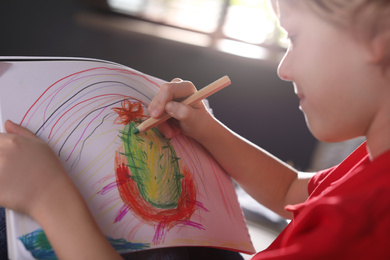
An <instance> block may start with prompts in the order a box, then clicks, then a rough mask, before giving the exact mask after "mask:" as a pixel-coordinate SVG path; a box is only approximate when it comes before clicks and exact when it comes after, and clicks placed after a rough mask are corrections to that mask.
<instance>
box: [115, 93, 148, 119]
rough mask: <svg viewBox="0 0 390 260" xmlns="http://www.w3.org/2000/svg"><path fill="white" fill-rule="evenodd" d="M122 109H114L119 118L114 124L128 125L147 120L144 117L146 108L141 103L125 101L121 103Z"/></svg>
mask: <svg viewBox="0 0 390 260" xmlns="http://www.w3.org/2000/svg"><path fill="white" fill-rule="evenodd" d="M121 105H122V107H121V108H119V107H116V108H113V109H112V110H114V111H115V112H116V113H117V114H118V115H119V116H118V117H117V118H116V119H115V121H114V123H116V124H122V125H127V124H129V123H130V122H134V121H142V120H144V119H146V118H147V116H145V115H144V108H143V107H142V104H141V102H134V103H132V102H130V100H127V99H126V100H123V101H122V103H121Z"/></svg>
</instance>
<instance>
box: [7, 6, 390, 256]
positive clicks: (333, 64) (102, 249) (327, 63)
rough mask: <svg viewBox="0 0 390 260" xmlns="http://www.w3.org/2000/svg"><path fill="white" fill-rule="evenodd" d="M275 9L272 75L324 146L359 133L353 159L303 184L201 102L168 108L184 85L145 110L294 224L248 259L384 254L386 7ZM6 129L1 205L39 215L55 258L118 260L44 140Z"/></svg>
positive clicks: (387, 237)
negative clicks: (276, 53)
mask: <svg viewBox="0 0 390 260" xmlns="http://www.w3.org/2000/svg"><path fill="white" fill-rule="evenodd" d="M272 4H273V6H274V8H275V10H277V12H278V14H279V16H280V23H281V25H282V27H284V29H285V30H286V31H287V32H288V35H289V38H290V40H291V44H290V47H289V49H288V51H287V53H286V55H285V57H284V59H283V61H282V62H281V64H280V66H279V70H278V73H279V76H280V77H281V78H282V79H284V80H288V81H292V82H294V90H295V92H296V94H297V96H298V97H299V99H300V109H301V110H302V111H303V113H304V114H305V117H306V121H307V125H308V127H309V128H310V130H311V132H312V133H313V135H315V136H316V137H317V138H318V139H319V140H322V141H326V142H336V141H342V140H346V139H350V138H354V137H357V136H365V137H366V140H367V142H366V143H364V144H363V145H362V146H361V147H359V148H358V149H357V150H356V151H355V152H354V153H353V154H352V155H351V156H350V157H348V158H347V159H346V160H345V161H344V162H342V163H341V164H340V165H338V166H336V167H334V168H331V169H329V170H324V171H321V172H319V173H317V174H316V175H314V176H313V177H312V178H308V177H304V176H303V177H301V174H299V173H298V172H297V171H296V170H294V169H293V168H291V167H289V166H287V165H286V164H284V163H282V162H281V161H279V160H278V159H276V158H274V157H273V156H271V155H270V154H268V153H267V152H265V151H263V150H262V149H260V148H259V147H256V146H255V145H253V144H251V143H249V142H248V141H246V140H244V139H243V138H241V137H239V136H237V135H236V134H234V133H233V132H231V131H230V130H229V129H227V128H226V127H225V126H223V125H222V124H221V123H220V122H218V121H217V120H216V119H215V118H213V117H212V116H211V115H210V114H209V113H208V111H207V110H206V109H205V107H204V105H203V103H201V102H200V103H199V104H197V105H196V106H195V107H188V106H184V105H181V104H180V103H177V102H174V101H173V100H175V99H180V98H182V97H186V96H188V95H190V94H191V93H193V92H195V91H196V90H195V87H194V86H193V85H192V84H191V83H190V82H188V81H182V80H180V79H175V80H173V81H172V82H171V83H167V84H164V85H163V86H162V87H161V90H160V92H159V93H158V95H157V96H156V97H155V98H154V99H153V101H152V102H151V104H150V106H149V109H148V112H149V114H150V115H151V116H153V117H159V116H161V114H162V113H163V112H164V111H166V112H168V113H169V114H170V115H171V116H172V117H173V118H175V120H171V122H170V124H169V123H165V124H163V125H160V126H159V128H160V130H161V131H162V132H163V133H164V134H165V135H166V137H168V138H171V137H173V136H174V135H176V134H178V133H179V132H182V133H184V134H186V135H188V136H190V137H192V138H194V139H195V140H197V141H198V142H200V143H201V144H202V145H203V146H204V147H205V148H206V149H208V150H209V152H210V153H211V154H212V155H213V156H214V157H215V158H216V160H217V161H218V162H219V164H220V165H221V166H222V167H223V168H224V169H225V170H226V172H227V173H229V174H230V175H231V176H232V177H233V178H234V179H235V180H236V181H237V182H238V183H240V185H241V186H242V187H243V188H245V189H246V191H247V192H248V193H250V194H251V195H252V196H253V197H254V198H255V199H257V200H258V201H259V202H260V203H262V204H263V205H265V206H267V207H269V208H270V209H272V210H274V211H275V212H277V213H279V214H280V215H282V216H284V217H286V218H292V221H291V223H290V224H289V226H288V227H287V228H286V229H285V230H284V231H283V232H282V233H281V234H280V236H279V237H278V238H277V239H276V240H275V241H274V243H273V244H272V245H271V246H270V247H269V248H268V249H266V250H265V251H263V252H260V253H259V254H257V255H256V256H254V259H388V258H389V257H390V250H388V249H387V247H388V246H387V244H388V241H390V164H389V160H390V151H389V150H390V137H389V135H388V133H389V132H390V113H389V111H390V68H389V67H388V66H387V65H388V63H389V62H390V48H389V46H390V28H389V27H390V16H389V13H390V1H388V0H333V1H331V0H305V1H303V0H279V1H277V0H274V1H272ZM6 131H7V132H8V134H1V135H0V205H2V206H5V207H9V208H11V209H14V210H18V211H21V212H23V213H26V214H29V215H30V216H32V217H33V218H35V219H36V220H37V221H38V222H39V223H40V224H41V225H42V226H43V228H44V230H45V232H46V234H47V236H48V238H49V240H50V242H51V244H52V246H53V247H54V249H55V251H56V253H57V255H58V256H59V257H60V258H63V259H66V258H68V259H83V258H85V259H116V258H118V256H117V255H116V253H115V252H113V250H112V248H110V246H109V244H108V242H107V241H106V240H105V239H104V236H103V235H102V234H101V233H100V231H98V228H97V226H96V224H95V222H94V221H93V219H92V217H91V215H90V214H89V212H88V210H87V208H86V206H85V204H84V203H82V199H80V196H81V195H80V194H79V193H78V192H77V190H76V188H75V187H74V186H73V184H72V182H71V181H70V180H69V178H68V177H67V175H66V174H65V172H64V170H63V168H62V166H61V165H60V163H59V161H58V159H57V158H56V156H55V155H54V154H53V152H52V151H51V150H50V149H49V148H48V147H47V145H45V144H44V143H43V142H41V141H40V140H39V139H38V138H36V137H35V136H34V135H33V134H32V133H30V132H29V131H28V130H26V129H24V128H21V127H19V126H17V125H15V124H13V123H11V122H7V123H6ZM21 162H23V163H21ZM43 162H45V163H43ZM59 172H60V173H61V174H59ZM49 183H50V185H48V184H49ZM58 205H60V207H59V206H58ZM69 212H72V214H69ZM86 237H88V239H86ZM91 238H94V239H93V240H91Z"/></svg>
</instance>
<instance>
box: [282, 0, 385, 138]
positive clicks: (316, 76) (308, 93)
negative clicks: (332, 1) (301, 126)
mask: <svg viewBox="0 0 390 260" xmlns="http://www.w3.org/2000/svg"><path fill="white" fill-rule="evenodd" d="M280 9H281V17H280V23H281V25H282V27H283V28H284V29H285V30H286V31H287V33H288V35H289V37H290V39H291V44H290V47H289V49H288V50H287V52H286V54H285V57H284V59H283V60H282V61H281V63H280V65H279V69H278V74H279V76H280V77H281V78H282V79H284V80H288V81H292V82H293V83H294V90H295V93H296V94H297V96H298V97H299V99H300V109H301V110H302V111H303V112H304V114H305V118H306V122H307V124H308V127H309V129H310V130H311V132H312V133H313V135H314V136H315V137H317V138H318V139H320V140H322V141H329V142H335V141H342V140H346V139H349V138H353V137H356V136H361V135H365V134H366V131H367V129H368V127H369V125H370V122H371V120H372V118H373V117H374V113H375V109H376V108H375V107H376V106H377V104H376V101H377V99H378V98H379V97H378V93H377V92H376V91H375V89H373V87H372V86H371V85H372V84H371V82H372V81H371V80H372V78H371V77H372V73H368V72H369V71H368V70H372V69H373V68H372V64H369V62H367V55H366V54H367V50H366V49H365V48H364V46H363V45H362V44H361V43H360V42H358V41H357V40H355V39H354V37H352V36H351V34H349V33H348V31H347V30H346V29H342V28H341V27H338V26H336V25H334V24H332V23H330V22H328V21H326V20H325V19H323V18H321V17H319V16H317V15H316V14H315V13H314V12H312V11H311V10H310V9H308V7H306V6H305V5H304V4H302V3H299V2H298V1H291V0H285V1H283V0H280ZM378 92H379V91H378Z"/></svg>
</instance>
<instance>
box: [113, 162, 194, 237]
mask: <svg viewBox="0 0 390 260" xmlns="http://www.w3.org/2000/svg"><path fill="white" fill-rule="evenodd" d="M120 157H122V156H121V155H120V154H117V156H116V162H117V166H116V183H117V188H118V191H119V194H120V196H121V198H122V200H123V202H124V204H125V205H126V207H128V208H129V209H131V211H132V212H133V213H134V214H135V215H136V216H138V217H139V218H141V219H142V221H143V222H146V223H149V224H157V229H156V234H155V238H154V239H153V240H154V241H155V242H159V241H161V240H162V239H163V237H164V234H165V232H166V231H168V230H169V229H171V228H172V227H174V226H175V225H176V224H178V223H184V222H185V221H186V220H189V219H190V218H191V216H192V214H193V213H194V211H195V209H196V206H197V201H196V188H195V185H194V181H193V179H192V175H191V172H190V171H189V170H188V169H187V168H186V167H184V169H183V175H184V177H183V178H182V179H181V194H182V195H181V196H180V198H179V200H178V203H177V207H176V208H174V209H158V208H154V207H153V206H152V205H151V204H149V202H147V201H146V200H145V199H144V198H143V197H142V196H141V195H140V193H139V190H138V186H137V183H136V182H135V181H134V180H133V179H132V177H131V173H130V170H129V167H128V166H127V165H126V164H125V163H123V162H121V161H122V160H121V159H122V158H120ZM122 211H123V209H122V210H121V212H122ZM120 215H121V214H120V213H119V214H118V216H117V217H118V218H121V216H120ZM156 240H157V241H156Z"/></svg>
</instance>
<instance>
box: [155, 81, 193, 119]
mask: <svg viewBox="0 0 390 260" xmlns="http://www.w3.org/2000/svg"><path fill="white" fill-rule="evenodd" d="M194 92H196V88H195V86H194V84H192V83H191V82H190V81H183V80H181V79H174V80H172V82H167V83H164V84H162V85H161V88H160V91H159V92H158V94H157V95H156V96H155V97H154V98H153V100H152V101H151V103H150V104H149V107H148V113H149V115H150V116H151V117H154V118H158V117H160V116H161V115H162V114H163V113H164V112H165V105H166V104H167V103H168V102H169V101H172V100H181V99H183V98H186V97H188V96H190V95H191V94H193V93H194Z"/></svg>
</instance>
